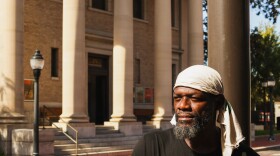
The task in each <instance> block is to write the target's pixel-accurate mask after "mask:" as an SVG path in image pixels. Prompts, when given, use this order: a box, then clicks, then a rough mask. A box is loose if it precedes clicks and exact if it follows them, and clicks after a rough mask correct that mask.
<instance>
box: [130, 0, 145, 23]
mask: <svg viewBox="0 0 280 156" xmlns="http://www.w3.org/2000/svg"><path fill="white" fill-rule="evenodd" d="M133 17H134V18H138V19H144V0H133Z"/></svg>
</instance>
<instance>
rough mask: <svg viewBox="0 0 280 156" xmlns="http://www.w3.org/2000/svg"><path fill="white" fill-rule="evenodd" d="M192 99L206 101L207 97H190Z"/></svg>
mask: <svg viewBox="0 0 280 156" xmlns="http://www.w3.org/2000/svg"><path fill="white" fill-rule="evenodd" d="M190 99H191V100H192V101H197V102H199V101H205V99H204V98H203V97H191V98H190Z"/></svg>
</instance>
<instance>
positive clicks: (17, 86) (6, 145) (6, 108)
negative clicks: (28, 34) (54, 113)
mask: <svg viewBox="0 0 280 156" xmlns="http://www.w3.org/2000/svg"><path fill="white" fill-rule="evenodd" d="M23 8H24V2H23V1H18V0H8V1H1V5H0V20H1V21H2V22H1V24H0V131H1V139H0V148H1V150H2V151H3V152H4V153H5V155H12V154H11V149H12V137H11V136H12V130H14V129H17V128H20V127H25V126H26V125H25V124H24V123H26V122H27V121H26V120H25V116H24V115H23V114H24V96H23V94H24V93H23V92H24V76H23V14H24V13H23ZM30 57H31V56H30ZM30 70H32V69H31V67H30Z"/></svg>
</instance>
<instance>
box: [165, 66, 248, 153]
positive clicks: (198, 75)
mask: <svg viewBox="0 0 280 156" xmlns="http://www.w3.org/2000/svg"><path fill="white" fill-rule="evenodd" d="M178 86H184V87H190V88H194V89H197V90H200V91H203V92H206V93H210V94H213V95H219V94H223V93H224V88H223V83H222V79H221V76H220V74H219V73H218V72H217V71H216V70H214V69H213V68H210V67H208V66H204V65H194V66H191V67H189V68H187V69H185V70H183V71H182V72H181V73H179V75H178V77H177V79H176V82H175V85H174V89H175V88H176V87H178ZM170 123H171V124H172V125H176V117H175V115H174V116H173V118H172V120H171V121H170ZM217 123H218V124H219V125H218V126H219V127H220V129H221V145H222V152H223V156H228V155H231V153H232V151H233V149H234V148H237V147H238V146H239V143H240V142H241V141H243V140H244V139H245V138H244V137H243V135H242V131H241V128H240V125H239V123H238V121H237V118H236V116H235V114H234V111H233V109H232V107H231V105H230V103H229V102H228V101H227V100H225V103H224V105H223V107H221V108H220V109H219V112H218V118H217Z"/></svg>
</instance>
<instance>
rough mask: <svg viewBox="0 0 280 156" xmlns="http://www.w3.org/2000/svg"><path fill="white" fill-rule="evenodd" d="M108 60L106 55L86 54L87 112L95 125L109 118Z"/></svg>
mask: <svg viewBox="0 0 280 156" xmlns="http://www.w3.org/2000/svg"><path fill="white" fill-rule="evenodd" d="M108 60H109V58H108V56H103V55H93V54H89V56H88V114H89V118H90V122H95V124H97V125H100V124H104V121H108V120H109V99H108V98H109V74H108V73H109V72H108V71H109V69H108V68H109V63H108Z"/></svg>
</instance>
